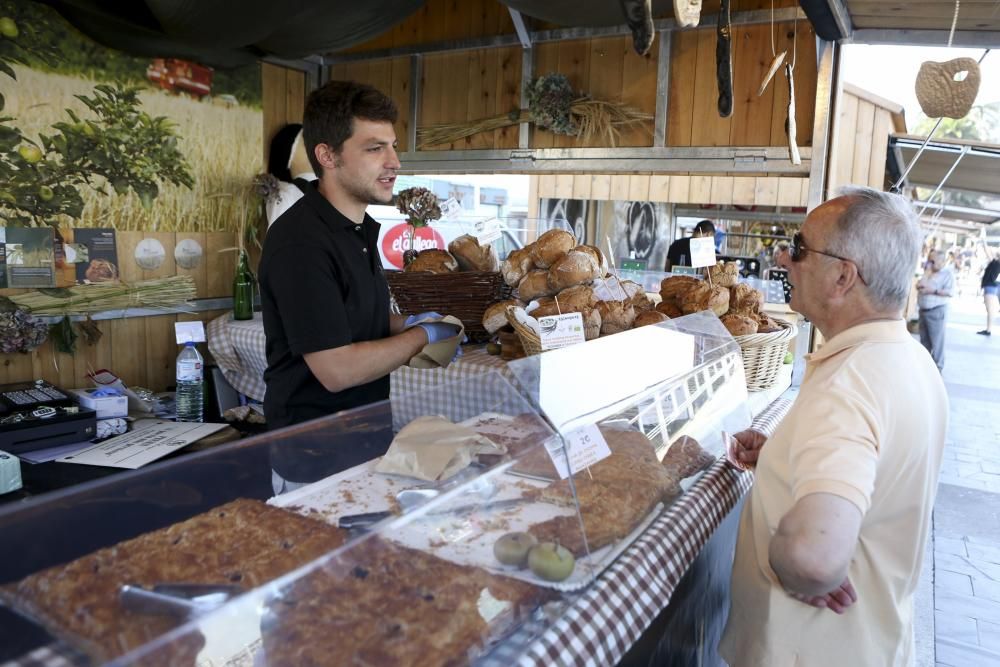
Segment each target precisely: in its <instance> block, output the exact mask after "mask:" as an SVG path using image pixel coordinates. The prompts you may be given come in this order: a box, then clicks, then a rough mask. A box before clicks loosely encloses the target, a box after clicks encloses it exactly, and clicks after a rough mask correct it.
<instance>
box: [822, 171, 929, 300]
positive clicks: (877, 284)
mask: <svg viewBox="0 0 1000 667" xmlns="http://www.w3.org/2000/svg"><path fill="white" fill-rule="evenodd" d="M839 194H841V195H843V196H846V197H850V201H849V202H848V206H847V209H846V210H845V211H844V212H843V213H842V214H841V216H840V218H839V219H838V221H837V224H836V233H835V234H834V235H833V236H832V237H831V239H830V242H829V245H828V247H827V251H828V252H831V253H833V254H836V255H840V256H842V257H848V258H850V259H852V260H854V263H855V264H857V266H858V271H859V272H860V273H861V276H862V278H864V281H865V283H866V284H867V286H868V294H869V297H870V299H871V302H872V305H873V306H875V307H876V308H878V309H879V310H897V309H901V308H903V306H904V305H906V299H907V297H908V296H909V293H910V286H911V283H912V282H913V271H914V268H915V267H916V265H917V258H918V257H919V256H920V244H921V242H922V240H923V238H922V232H921V231H920V219H919V217H918V216H917V213H916V211H915V210H914V208H913V204H912V203H911V202H910V200H909V199H907V198H906V197H903V196H900V195H896V194H892V193H889V192H882V191H880V190H874V189H872V188H865V187H858V186H850V187H845V188H843V189H841V191H840V193H839Z"/></svg>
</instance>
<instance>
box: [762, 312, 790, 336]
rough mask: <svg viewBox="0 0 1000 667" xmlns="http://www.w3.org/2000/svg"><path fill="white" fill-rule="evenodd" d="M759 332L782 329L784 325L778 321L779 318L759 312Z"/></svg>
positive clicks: (772, 331)
mask: <svg viewBox="0 0 1000 667" xmlns="http://www.w3.org/2000/svg"><path fill="white" fill-rule="evenodd" d="M756 320H757V333H774V332H775V331H781V330H782V329H783V328H784V327H782V326H781V324H779V323H778V321H777V320H774V319H772V318H771V317H769V316H767V315H765V314H764V313H757V317H756Z"/></svg>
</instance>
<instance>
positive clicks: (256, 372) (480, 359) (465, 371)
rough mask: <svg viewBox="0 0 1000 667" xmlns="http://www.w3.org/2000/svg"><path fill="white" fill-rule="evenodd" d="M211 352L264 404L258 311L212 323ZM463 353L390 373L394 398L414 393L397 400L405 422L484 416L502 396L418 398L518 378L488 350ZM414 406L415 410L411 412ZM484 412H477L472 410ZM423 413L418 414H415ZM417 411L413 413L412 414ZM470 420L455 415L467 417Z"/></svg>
mask: <svg viewBox="0 0 1000 667" xmlns="http://www.w3.org/2000/svg"><path fill="white" fill-rule="evenodd" d="M207 338H208V350H209V352H211V353H212V357H214V358H215V362H216V363H217V364H218V365H219V368H220V369H221V370H222V373H223V375H224V376H225V377H226V380H227V381H228V382H229V384H231V385H233V388H234V389H236V391H238V392H240V393H242V394H244V395H246V396H248V397H250V398H252V399H254V400H255V401H263V400H264V391H265V389H266V386H265V384H264V370H265V369H266V368H267V356H266V354H265V351H264V340H265V339H264V323H263V321H262V320H261V315H260V313H255V314H254V318H253V319H252V320H245V321H236V320H233V316H232V313H226V314H225V315H222V316H220V317H217V318H215V319H214V320H212V321H211V322H209V324H208V336H207ZM462 349H463V355H462V357H461V358H459V360H458V361H456V362H455V363H453V364H451V365H450V366H448V368H437V369H433V370H418V369H415V368H409V367H407V366H403V367H402V368H399V369H397V370H395V371H393V372H392V374H391V375H390V384H391V390H390V391H391V395H392V396H394V397H395V396H400V397H405V396H407V395H412V396H413V397H414V400H412V401H407V400H405V398H402V399H401V400H400V401H399V407H398V408H397V402H396V401H395V400H394V401H393V410H394V411H396V410H397V409H398V410H400V411H401V414H402V416H403V417H406V416H408V418H407V419H406V420H405V421H403V423H404V424H405V423H408V422H409V421H410V419H412V418H414V417H418V416H420V415H425V414H428V412H430V411H433V412H437V413H440V414H444V415H446V416H449V417H451V418H452V419H453V420H455V421H461V420H462V419H467V418H468V417H471V416H474V415H476V414H479V413H481V412H486V411H489V410H491V409H493V407H491V406H495V404H496V400H495V399H496V398H497V397H496V396H491V395H490V391H489V390H488V388H487V391H481V392H471V391H465V392H452V394H453V395H452V396H451V397H450V398H449V397H447V396H445V392H439V393H440V395H441V398H440V400H438V403H439V405H428V404H427V403H426V402H424V403H422V404H421V403H420V401H419V399H418V398H416V397H417V396H418V395H420V394H426V393H427V392H428V390H430V389H432V388H434V387H437V386H440V385H443V384H445V383H449V382H460V381H463V380H468V379H470V378H473V377H476V376H478V375H482V374H483V373H489V372H490V371H498V372H499V373H500V374H501V375H503V376H504V377H506V378H507V379H508V380H511V381H512V380H513V375H512V374H511V373H510V371H508V370H507V362H505V361H503V360H502V359H501V358H500V357H497V356H491V355H489V354H487V353H486V348H485V346H473V345H466V346H464V347H463V348H462ZM411 407H412V408H413V410H411V409H410V408H411ZM475 408H478V410H476V411H475V412H470V411H469V410H470V409H475ZM417 409H419V410H418V411H416V412H414V410H417ZM411 413H412V414H411ZM465 413H468V414H467V416H466V417H457V416H452V415H457V414H465Z"/></svg>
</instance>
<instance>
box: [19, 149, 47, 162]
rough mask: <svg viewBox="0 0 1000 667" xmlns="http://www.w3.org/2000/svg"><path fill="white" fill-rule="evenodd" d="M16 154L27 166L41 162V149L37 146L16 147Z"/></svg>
mask: <svg viewBox="0 0 1000 667" xmlns="http://www.w3.org/2000/svg"><path fill="white" fill-rule="evenodd" d="M17 152H18V153H20V154H21V157H22V158H24V161H25V162H27V163H28V164H35V163H37V162H41V161H42V149H40V148H39V147H38V146H32V145H31V144H22V145H21V146H18V148H17Z"/></svg>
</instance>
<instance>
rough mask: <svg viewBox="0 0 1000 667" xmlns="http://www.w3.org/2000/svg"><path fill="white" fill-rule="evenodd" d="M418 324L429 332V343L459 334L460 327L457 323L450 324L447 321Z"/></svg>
mask: <svg viewBox="0 0 1000 667" xmlns="http://www.w3.org/2000/svg"><path fill="white" fill-rule="evenodd" d="M417 326H418V327H420V328H421V329H423V330H424V331H426V332H427V342H428V343H437V342H438V341H442V340H447V339H448V338H451V337H452V336H457V335H458V332H459V329H460V327H459V326H458V325H457V324H448V323H447V322H424V323H423V324H418V325H417Z"/></svg>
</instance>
